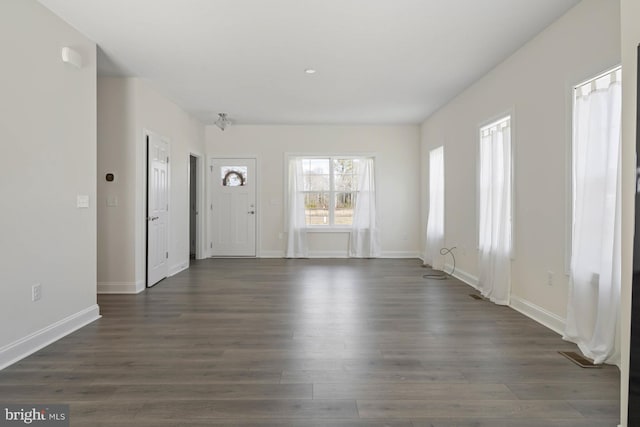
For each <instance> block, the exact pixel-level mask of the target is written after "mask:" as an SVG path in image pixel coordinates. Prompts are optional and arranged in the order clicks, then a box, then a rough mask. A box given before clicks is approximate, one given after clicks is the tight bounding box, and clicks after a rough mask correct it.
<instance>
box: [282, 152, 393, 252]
mask: <svg viewBox="0 0 640 427" xmlns="http://www.w3.org/2000/svg"><path fill="white" fill-rule="evenodd" d="M374 166H375V161H374V158H373V157H348V156H314V157H311V156H301V157H294V156H291V157H290V158H289V168H288V178H287V182H288V192H287V203H288V209H287V212H288V220H287V221H288V227H287V229H288V240H287V251H286V256H287V257H288V258H297V257H306V256H307V254H308V247H307V246H308V245H307V232H309V231H320V230H330V231H342V230H344V231H345V232H349V233H350V238H349V254H350V256H352V257H359V258H364V257H368V258H371V257H377V256H379V255H380V238H379V230H378V222H377V214H376V213H377V209H376V204H377V199H376V186H375V170H374Z"/></svg>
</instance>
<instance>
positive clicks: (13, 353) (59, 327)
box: [0, 304, 101, 370]
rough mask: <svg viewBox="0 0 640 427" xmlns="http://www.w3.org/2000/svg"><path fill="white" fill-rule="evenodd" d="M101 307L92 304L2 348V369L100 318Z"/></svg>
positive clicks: (0, 355)
mask: <svg viewBox="0 0 640 427" xmlns="http://www.w3.org/2000/svg"><path fill="white" fill-rule="evenodd" d="M100 317H101V316H100V307H98V305H97V304H96V305H92V306H91V307H88V308H86V309H84V310H82V311H79V312H78V313H75V314H72V315H71V316H68V317H66V318H64V319H62V320H60V321H58V322H56V323H53V324H51V325H49V326H47V327H45V328H42V329H40V330H39V331H36V332H34V333H32V334H30V335H27V336H26V337H24V338H21V339H19V340H17V341H14V342H12V343H10V344H8V345H5V346H4V347H2V348H0V370H2V369H4V368H6V367H7V366H9V365H12V364H14V363H16V362H18V361H19V360H21V359H24V358H25V357H27V356H29V355H30V354H33V353H35V352H36V351H38V350H40V349H42V348H44V347H46V346H48V345H49V344H51V343H53V342H55V341H57V340H59V339H60V338H62V337H64V336H66V335H69V334H70V333H72V332H74V331H76V330H78V329H80V328H82V327H83V326H85V325H88V324H89V323H91V322H93V321H95V320H98V319H99V318H100Z"/></svg>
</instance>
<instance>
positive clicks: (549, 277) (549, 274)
mask: <svg viewBox="0 0 640 427" xmlns="http://www.w3.org/2000/svg"><path fill="white" fill-rule="evenodd" d="M547 285H548V286H553V271H547Z"/></svg>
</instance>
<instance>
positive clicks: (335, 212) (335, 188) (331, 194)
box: [299, 157, 362, 228]
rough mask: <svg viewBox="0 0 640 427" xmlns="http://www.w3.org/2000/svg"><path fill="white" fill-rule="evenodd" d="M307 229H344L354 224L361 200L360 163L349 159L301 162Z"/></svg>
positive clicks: (359, 160) (337, 158) (309, 159)
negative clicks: (359, 196) (358, 203)
mask: <svg viewBox="0 0 640 427" xmlns="http://www.w3.org/2000/svg"><path fill="white" fill-rule="evenodd" d="M299 161H300V162H301V165H302V179H303V187H304V188H303V192H304V200H305V224H306V225H307V226H308V227H311V228H313V227H341V226H351V225H352V224H353V212H354V207H355V201H356V198H357V197H358V175H359V170H360V167H361V162H362V160H361V159H358V158H346V157H309V158H300V159H299Z"/></svg>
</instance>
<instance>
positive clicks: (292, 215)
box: [286, 158, 309, 258]
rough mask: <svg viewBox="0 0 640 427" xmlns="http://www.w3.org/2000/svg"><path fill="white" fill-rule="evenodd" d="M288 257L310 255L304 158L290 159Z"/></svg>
mask: <svg viewBox="0 0 640 427" xmlns="http://www.w3.org/2000/svg"><path fill="white" fill-rule="evenodd" d="M288 179H289V182H288V187H287V188H288V194H287V196H288V209H287V213H288V221H289V223H288V229H287V231H288V233H287V252H286V257H287V258H306V257H308V252H309V249H308V246H307V224H306V215H305V192H304V189H305V187H304V175H303V171H302V159H299V158H291V159H289V177H288Z"/></svg>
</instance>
